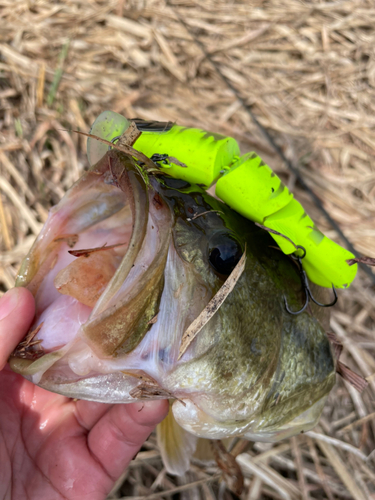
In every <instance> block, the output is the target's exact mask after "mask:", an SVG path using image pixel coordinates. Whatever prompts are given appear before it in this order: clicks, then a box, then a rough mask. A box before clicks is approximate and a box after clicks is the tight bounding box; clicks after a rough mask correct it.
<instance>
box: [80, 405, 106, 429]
mask: <svg viewBox="0 0 375 500" xmlns="http://www.w3.org/2000/svg"><path fill="white" fill-rule="evenodd" d="M112 406H113V405H109V404H106V403H94V402H93V401H83V400H80V401H77V403H76V405H75V415H76V418H77V420H78V422H79V424H80V425H81V426H82V427H83V428H84V429H86V430H90V429H91V428H92V427H93V426H94V425H95V424H96V423H97V422H98V421H99V420H100V419H101V418H102V417H103V416H104V415H105V414H106V413H107V412H108V411H109V410H110V409H111V408H112Z"/></svg>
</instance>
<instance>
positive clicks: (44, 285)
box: [10, 150, 335, 441]
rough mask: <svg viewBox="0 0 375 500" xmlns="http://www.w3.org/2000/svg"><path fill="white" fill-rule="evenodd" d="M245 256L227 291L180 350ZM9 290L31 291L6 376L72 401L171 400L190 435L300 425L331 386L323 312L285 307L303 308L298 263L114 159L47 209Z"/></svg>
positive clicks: (177, 186)
mask: <svg viewBox="0 0 375 500" xmlns="http://www.w3.org/2000/svg"><path fill="white" fill-rule="evenodd" d="M244 253H245V255H246V261H245V264H244V268H243V271H242V273H241V274H240V275H239V276H238V277H237V278H238V279H237V281H236V282H235V284H234V288H233V290H232V291H230V293H227V294H226V296H225V297H224V298H225V300H224V301H223V302H221V303H220V304H219V306H216V307H215V309H214V310H212V311H211V314H210V315H209V318H208V320H207V321H206V323H205V324H203V325H201V327H200V330H199V333H198V334H197V335H196V336H195V337H194V338H193V339H192V341H191V342H190V343H189V345H188V348H187V349H186V351H185V352H184V353H183V354H182V355H180V347H181V342H182V340H183V338H184V335H185V334H186V331H187V330H188V329H189V327H190V325H191V324H192V323H193V322H194V321H195V320H196V318H198V317H200V315H201V313H202V312H204V311H206V312H207V311H209V310H210V308H211V309H212V308H213V305H212V304H213V302H212V301H213V300H214V298H215V297H217V294H218V293H219V292H220V290H222V289H223V286H224V285H225V284H226V283H227V280H228V277H229V276H231V273H232V271H233V270H234V269H235V268H236V266H237V265H238V263H239V262H240V259H241V257H242V256H243V254H244ZM17 286H25V287H27V288H29V290H31V292H32V293H33V294H34V296H35V299H36V316H35V320H34V324H33V325H32V328H31V330H30V332H29V334H28V336H27V337H26V338H25V339H24V341H23V343H21V344H20V345H19V346H18V348H17V349H16V351H15V353H14V356H13V357H12V358H11V360H10V364H11V367H12V368H13V370H15V371H17V372H18V373H21V374H22V375H24V376H25V377H26V378H28V379H29V380H32V381H33V382H34V383H37V384H38V385H40V386H41V387H44V388H45V389H48V390H51V391H54V392H57V393H59V394H63V395H66V396H69V397H74V398H80V399H88V400H94V401H100V402H105V403H127V402H134V401H136V400H140V399H160V398H168V399H170V400H174V403H173V406H172V413H173V416H174V418H175V419H176V421H177V422H178V424H179V425H180V426H182V427H183V428H184V429H185V430H186V431H188V432H189V433H192V434H194V435H195V436H199V437H205V438H212V439H221V438H223V437H228V436H234V435H242V436H245V437H248V438H249V439H257V440H266V441H273V440H278V439H281V438H283V437H287V436H290V435H292V434H295V433H297V432H300V431H302V430H307V429H309V428H311V427H312V426H313V425H315V423H316V421H317V419H318V417H319V416H320V413H321V411H322V408H323V404H324V401H325V399H326V397H327V395H328V393H329V391H330V389H331V388H332V387H333V385H334V383H335V363H334V360H333V356H332V353H331V349H330V344H329V341H328V339H327V336H326V334H325V330H324V322H325V321H326V320H327V313H326V312H325V311H323V310H322V309H320V310H319V309H318V308H317V307H315V306H314V305H313V306H309V308H308V309H307V310H306V312H304V313H302V314H300V315H297V316H294V315H291V314H289V313H288V312H287V311H286V308H285V300H287V301H288V304H289V306H290V307H292V308H293V309H294V310H297V309H299V308H300V306H301V303H303V301H304V294H303V291H301V282H300V275H299V270H298V267H297V266H296V263H295V262H294V261H292V260H291V259H290V258H288V257H287V256H285V255H284V254H283V253H282V252H281V251H280V250H279V249H278V248H275V244H274V241H273V240H272V239H271V237H270V236H269V234H268V233H267V232H266V231H264V230H262V229H260V228H259V227H257V226H256V225H255V224H253V223H252V222H251V221H249V220H247V219H245V218H243V217H241V216H240V215H239V214H237V213H236V212H234V211H233V210H231V209H230V208H229V207H227V206H226V205H225V204H224V203H222V202H220V201H219V200H217V199H215V198H213V197H211V196H210V195H209V194H207V193H206V192H205V191H204V190H203V189H201V188H200V187H199V186H194V185H190V184H188V183H187V182H185V181H181V180H177V179H172V178H169V177H167V176H160V175H148V174H147V172H145V170H144V169H143V168H142V167H141V166H140V165H139V164H137V163H136V162H135V160H134V159H133V158H131V157H130V156H128V155H126V154H124V153H122V152H119V151H115V150H110V151H108V152H107V153H106V155H105V156H104V157H103V158H102V159H101V160H100V161H99V162H98V163H97V164H96V165H94V166H93V167H92V168H91V169H90V170H89V171H88V172H86V173H85V174H84V175H83V176H82V178H81V179H79V180H78V181H77V182H76V184H74V185H73V186H72V188H71V189H70V190H69V191H68V192H67V193H66V195H65V196H64V197H63V198H62V200H61V201H60V203H59V204H58V205H56V206H55V207H54V208H52V209H51V211H50V214H49V217H48V220H47V222H46V223H45V225H44V227H43V229H42V231H41V233H40V235H39V236H38V238H37V240H36V242H35V243H34V245H33V247H32V248H31V250H30V252H29V254H28V256H27V257H26V258H25V259H24V262H23V264H22V266H21V269H20V271H19V275H18V278H17ZM315 292H316V294H317V297H318V298H319V297H322V295H324V294H325V290H323V289H320V291H319V290H317V289H316V290H315ZM319 294H320V295H319Z"/></svg>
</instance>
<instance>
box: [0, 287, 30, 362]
mask: <svg viewBox="0 0 375 500" xmlns="http://www.w3.org/2000/svg"><path fill="white" fill-rule="evenodd" d="M34 314H35V304H34V297H33V296H32V294H31V292H29V290H27V289H26V288H22V287H19V288H12V289H11V290H9V291H8V292H6V293H5V294H4V295H3V296H2V297H1V299H0V370H2V369H3V368H4V365H5V363H6V362H7V359H8V358H9V356H10V354H11V353H12V351H13V350H14V348H15V347H16V346H17V344H18V343H19V342H20V341H21V340H22V338H23V337H24V336H25V335H26V333H27V331H28V329H29V327H30V324H31V322H32V320H33V317H34Z"/></svg>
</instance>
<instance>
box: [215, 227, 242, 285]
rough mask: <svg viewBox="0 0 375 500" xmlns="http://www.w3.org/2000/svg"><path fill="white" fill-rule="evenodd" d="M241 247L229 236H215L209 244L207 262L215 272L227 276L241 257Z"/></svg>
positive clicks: (221, 234)
mask: <svg viewBox="0 0 375 500" xmlns="http://www.w3.org/2000/svg"><path fill="white" fill-rule="evenodd" d="M242 253H243V250H242V246H241V244H240V243H239V242H238V241H237V240H236V239H235V237H234V236H233V235H231V234H223V233H220V234H216V235H214V236H213V237H212V238H211V239H210V242H209V248H208V260H209V262H210V264H211V266H212V267H213V268H214V269H215V271H216V272H218V273H219V274H222V275H224V276H229V275H230V273H231V272H232V271H233V269H234V268H235V267H236V265H237V264H238V262H239V261H240V259H241V257H242Z"/></svg>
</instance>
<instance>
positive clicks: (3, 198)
mask: <svg viewBox="0 0 375 500" xmlns="http://www.w3.org/2000/svg"><path fill="white" fill-rule="evenodd" d="M171 3H173V8H171V7H170V6H168V5H166V4H165V3H164V2H163V1H158V0H139V1H138V0H129V1H128V2H126V1H125V0H102V1H100V0H98V1H95V0H66V1H62V0H55V1H53V2H52V1H49V0H0V24H1V31H0V165H1V166H0V169H1V170H0V225H1V236H0V287H1V291H2V292H3V291H5V290H6V289H8V288H10V287H12V286H13V284H14V278H15V276H16V273H17V269H18V266H19V264H20V261H21V259H22V258H23V256H24V255H25V253H26V252H27V250H28V248H29V247H30V245H31V243H32V241H33V239H34V237H35V236H36V234H37V233H38V232H39V230H40V228H41V225H42V223H43V222H44V221H45V220H46V216H47V211H48V209H49V207H50V206H51V205H52V204H54V203H56V202H57V201H58V200H59V199H60V197H61V196H62V195H63V193H64V191H65V190H66V189H67V188H68V187H69V186H70V185H71V184H72V182H73V181H74V180H75V179H77V178H78V176H79V175H80V174H81V173H82V171H83V170H84V169H85V168H86V167H87V159H86V155H85V143H86V139H85V138H84V137H81V136H79V135H77V134H71V133H68V132H65V131H64V130H63V129H79V130H82V131H85V132H87V131H88V130H89V128H90V125H91V123H92V122H93V121H94V119H95V117H96V116H97V115H98V114H99V113H100V112H101V111H102V110H104V109H113V110H114V111H117V112H119V113H123V114H124V115H125V116H128V117H135V116H138V117H141V118H149V119H159V120H172V121H177V122H178V123H180V124H183V125H187V126H199V127H202V128H206V129H208V130H213V131H217V132H221V133H224V134H228V135H232V136H234V137H235V138H237V139H238V140H239V141H240V142H241V146H242V149H243V151H244V152H245V151H248V150H251V149H254V150H256V151H257V152H258V153H260V154H261V155H262V156H263V157H264V159H265V160H266V161H267V162H268V163H269V164H270V165H271V166H272V167H273V168H274V169H275V170H276V171H277V172H278V173H279V174H280V175H282V176H283V177H284V179H285V180H286V182H287V183H288V185H289V186H290V187H292V188H293V189H294V191H295V193H296V195H297V197H298V198H299V199H300V200H301V201H302V203H303V204H304V205H305V207H306V208H307V209H308V212H309V213H310V214H311V216H312V217H313V218H314V219H315V221H316V222H317V223H318V225H319V226H320V227H321V228H322V229H323V230H324V231H325V232H326V234H327V235H328V236H330V237H332V238H336V235H335V233H334V231H333V230H332V229H331V228H330V227H329V226H328V224H327V222H326V221H325V219H324V217H323V216H322V214H321V213H320V212H319V210H318V209H317V208H316V207H315V206H314V205H313V204H312V203H311V200H310V198H309V195H308V194H307V193H306V192H304V191H303V190H301V189H300V188H299V186H298V185H295V179H294V177H293V175H290V174H289V173H288V171H287V170H286V168H285V166H284V165H283V164H282V163H281V162H280V160H279V158H278V156H277V155H276V154H275V153H274V152H273V150H272V148H271V147H270V146H269V144H268V143H267V141H266V140H265V139H264V137H263V136H262V135H261V134H260V133H259V131H258V130H257V129H256V127H255V126H254V124H253V123H252V122H251V120H250V119H249V117H248V115H247V113H246V112H245V111H244V109H243V108H242V107H241V105H240V103H239V102H238V100H237V98H236V96H234V95H233V93H232V92H231V91H230V90H229V89H228V88H227V87H226V86H225V85H224V83H223V82H222V80H221V79H220V77H219V76H218V75H217V74H216V73H215V71H214V69H213V68H212V66H211V65H210V63H209V62H208V61H207V59H206V58H205V57H204V55H203V54H202V52H201V50H200V48H199V47H198V46H197V45H196V44H195V43H194V41H193V40H192V38H191V35H190V34H189V33H188V32H187V31H186V30H185V28H184V27H183V26H182V25H181V24H180V22H179V21H178V19H177V18H176V15H175V13H176V12H178V13H179V15H180V16H182V17H183V19H184V20H185V22H186V23H187V24H188V26H189V28H190V30H191V31H192V33H194V35H195V36H196V37H198V39H199V40H200V41H201V42H202V43H203V44H204V45H205V47H206V50H207V52H208V53H209V54H211V55H212V57H213V58H214V60H215V61H216V62H217V63H218V64H219V66H220V68H221V70H222V72H223V73H224V74H225V75H226V76H227V78H228V79H229V80H230V82H232V83H233V85H234V86H236V88H237V89H238V90H239V91H240V92H241V95H242V96H243V98H244V99H245V100H246V102H248V103H249V104H251V105H253V110H254V112H255V113H256V115H257V116H258V119H259V121H260V122H261V123H262V124H263V125H264V126H265V127H266V128H267V129H268V130H269V131H271V132H272V134H273V135H274V137H275V139H276V140H277V142H278V144H279V145H280V146H281V147H282V149H283V151H284V152H285V154H286V155H287V157H288V158H291V159H293V161H295V162H296V163H297V164H298V165H299V170H300V172H301V174H302V176H303V178H304V179H305V181H306V183H307V184H308V185H309V186H311V187H312V188H313V189H314V191H315V192H316V193H317V194H318V196H319V197H320V198H321V200H322V203H323V205H324V206H325V207H326V209H327V210H328V211H329V213H330V214H331V215H332V217H333V218H334V219H335V220H336V221H337V222H338V223H339V225H340V227H341V228H342V229H343V231H344V233H345V235H346V236H347V237H348V238H349V239H350V240H351V241H352V243H353V244H354V246H355V247H356V249H357V250H358V252H359V253H363V254H364V255H370V256H374V254H375V223H374V220H375V163H374V155H375V131H374V130H375V128H374V125H375V112H374V109H375V52H374V46H375V31H374V26H375V7H374V3H373V0H346V1H335V2H326V1H324V0H321V1H318V0H317V1H306V2H302V1H298V0H268V1H262V0H243V1H242V2H241V1H236V2H228V1H225V0H216V1H212V0H200V1H199V2H198V1H196V0H173V2H171ZM374 304H375V293H374V287H372V286H371V281H370V280H369V278H368V277H367V276H365V275H364V273H363V272H360V273H359V276H358V278H357V279H356V281H355V283H354V284H353V285H352V287H351V288H350V290H348V291H345V292H342V293H340V303H339V306H338V307H336V308H335V311H334V313H333V315H332V323H331V327H332V331H333V332H334V333H335V334H336V335H337V336H338V337H339V339H340V340H341V341H342V343H343V344H344V351H343V355H342V361H344V362H345V363H346V364H348V365H349V366H351V367H352V368H354V369H355V370H356V371H358V372H359V373H361V374H362V375H363V376H364V377H367V379H368V381H369V387H368V389H367V390H366V391H365V392H364V393H363V394H361V395H360V394H358V393H357V392H356V391H355V390H354V389H353V388H352V387H350V386H349V385H347V384H346V383H344V382H342V381H341V380H338V383H337V386H336V387H335V389H334V390H333V391H332V393H331V395H330V397H329V401H328V404H327V405H326V407H325V410H324V414H323V417H322V419H321V422H320V425H319V427H318V428H317V429H315V430H314V433H307V434H306V435H300V436H298V437H297V438H293V439H292V440H289V441H286V442H284V443H279V444H275V445H266V444H261V443H257V444H254V445H253V446H252V448H251V449H250V451H247V452H244V453H241V454H240V455H239V456H238V459H237V460H238V462H239V463H240V465H241V468H242V470H243V473H244V476H245V490H244V493H243V494H242V497H241V498H243V499H248V500H256V499H269V498H272V499H279V498H285V499H287V498H288V499H293V500H294V499H299V498H302V499H304V500H306V499H308V498H311V499H312V498H318V499H330V500H331V499H350V498H354V499H356V500H364V499H369V498H375V472H374V455H375V453H374V446H375V404H374V395H375V376H374V374H375V360H374V352H375V308H374ZM111 498H133V499H134V498H142V499H143V498H149V499H151V498H174V499H175V498H181V499H199V498H207V499H214V498H219V499H227V498H233V495H232V494H231V493H229V492H228V490H226V489H225V484H224V483H220V482H219V481H218V476H217V467H216V466H215V464H214V463H211V464H208V465H207V464H202V463H201V462H199V461H195V462H194V463H193V464H192V467H191V470H190V471H189V472H188V473H187V474H186V476H185V477H183V478H173V477H171V476H168V475H166V473H165V470H164V469H163V468H162V463H161V459H160V455H159V452H158V449H157V446H156V442H155V438H154V437H151V438H150V440H149V441H148V442H147V443H146V444H145V447H144V448H143V451H142V452H141V453H140V454H139V455H138V457H137V458H136V460H134V461H133V462H132V464H131V466H130V468H129V470H128V471H126V473H125V475H124V477H123V478H122V479H121V481H120V482H119V486H118V489H117V490H116V492H114V493H113V494H112V497H111Z"/></svg>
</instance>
